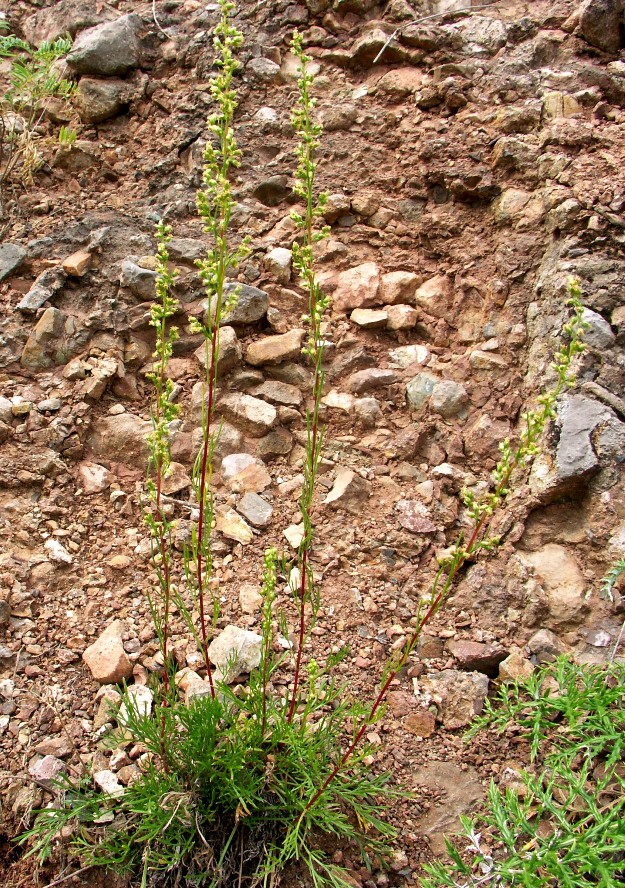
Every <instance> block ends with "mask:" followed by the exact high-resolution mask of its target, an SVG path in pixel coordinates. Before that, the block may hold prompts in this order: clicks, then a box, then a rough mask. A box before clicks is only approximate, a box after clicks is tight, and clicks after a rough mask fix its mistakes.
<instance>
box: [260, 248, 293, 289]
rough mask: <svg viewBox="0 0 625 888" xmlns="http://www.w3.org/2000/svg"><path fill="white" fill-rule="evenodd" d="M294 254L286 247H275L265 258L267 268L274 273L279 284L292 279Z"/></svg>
mask: <svg viewBox="0 0 625 888" xmlns="http://www.w3.org/2000/svg"><path fill="white" fill-rule="evenodd" d="M291 262H292V254H291V251H290V250H287V249H285V248H284V247H275V249H273V250H270V251H269V252H268V253H267V255H266V256H265V258H264V259H263V265H264V267H265V270H266V271H268V272H269V274H272V275H273V276H274V277H275V279H276V280H277V281H278V283H279V284H288V282H289V281H290V280H291Z"/></svg>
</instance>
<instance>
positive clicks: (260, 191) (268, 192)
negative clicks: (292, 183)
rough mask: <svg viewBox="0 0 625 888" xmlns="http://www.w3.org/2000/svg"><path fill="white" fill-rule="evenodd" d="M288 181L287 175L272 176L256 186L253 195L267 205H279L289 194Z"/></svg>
mask: <svg viewBox="0 0 625 888" xmlns="http://www.w3.org/2000/svg"><path fill="white" fill-rule="evenodd" d="M288 181H289V180H288V178H287V177H286V176H270V177H269V178H268V179H264V180H263V181H262V182H261V183H260V184H259V185H257V186H256V188H255V189H254V191H253V192H252V195H253V196H254V197H255V198H256V200H259V201H260V202H261V203H262V204H264V205H265V206H266V207H277V206H278V204H281V203H282V201H283V200H284V199H285V198H286V197H287V196H288V194H289V188H288Z"/></svg>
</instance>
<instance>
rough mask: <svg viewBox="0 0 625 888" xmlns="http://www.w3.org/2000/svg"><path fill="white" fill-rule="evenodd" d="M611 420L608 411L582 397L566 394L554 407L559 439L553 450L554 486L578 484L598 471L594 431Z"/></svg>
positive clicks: (606, 408)
mask: <svg viewBox="0 0 625 888" xmlns="http://www.w3.org/2000/svg"><path fill="white" fill-rule="evenodd" d="M613 418H614V414H613V413H612V411H611V410H610V409H609V408H608V407H605V406H604V405H603V404H600V403H599V402H598V401H594V400H593V399H592V398H586V397H584V395H578V394H569V395H565V396H564V397H563V398H562V401H561V403H560V406H559V408H558V419H557V424H558V426H559V429H560V438H559V440H558V446H557V449H556V483H558V484H559V485H560V486H562V483H563V482H571V481H579V480H580V479H582V478H585V477H587V476H589V475H592V474H593V473H594V472H596V471H597V470H598V469H599V460H598V458H597V455H596V453H595V450H594V447H593V435H594V433H595V431H596V429H597V428H598V427H599V426H600V425H602V424H605V423H608V422H609V421H610V420H611V419H613Z"/></svg>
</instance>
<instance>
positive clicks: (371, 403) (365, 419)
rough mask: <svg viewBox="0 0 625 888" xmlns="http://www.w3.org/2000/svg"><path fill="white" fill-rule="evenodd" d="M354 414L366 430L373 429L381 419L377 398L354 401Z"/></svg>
mask: <svg viewBox="0 0 625 888" xmlns="http://www.w3.org/2000/svg"><path fill="white" fill-rule="evenodd" d="M354 413H355V414H356V416H357V417H358V419H359V420H360V421H361V423H362V424H363V425H364V426H365V427H366V428H373V427H374V426H375V424H376V423H377V422H380V421H381V420H382V418H383V414H382V410H381V408H380V402H379V401H378V400H377V398H357V399H356V400H355V401H354Z"/></svg>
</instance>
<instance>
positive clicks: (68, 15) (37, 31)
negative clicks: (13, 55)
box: [24, 0, 117, 46]
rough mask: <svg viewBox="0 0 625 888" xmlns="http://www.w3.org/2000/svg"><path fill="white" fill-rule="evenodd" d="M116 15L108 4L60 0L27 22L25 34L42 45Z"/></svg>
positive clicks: (88, 0)
mask: <svg viewBox="0 0 625 888" xmlns="http://www.w3.org/2000/svg"><path fill="white" fill-rule="evenodd" d="M116 18H117V13H116V12H115V10H114V9H113V8H112V7H111V6H108V5H107V4H106V3H94V2H93V0H60V2H59V3H56V4H55V5H54V6H51V7H44V8H43V9H40V10H39V11H38V12H36V13H34V15H31V16H29V17H28V18H27V19H26V21H25V22H24V36H25V37H26V39H27V40H28V42H29V43H31V44H33V45H34V46H40V45H41V43H43V41H44V40H49V41H53V40H57V39H58V38H59V37H64V36H65V35H66V34H69V35H70V37H75V36H76V33H77V32H78V31H82V30H83V29H84V28H91V27H93V26H94V25H100V24H102V23H104V22H111V21H114V20H115V19H116Z"/></svg>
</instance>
